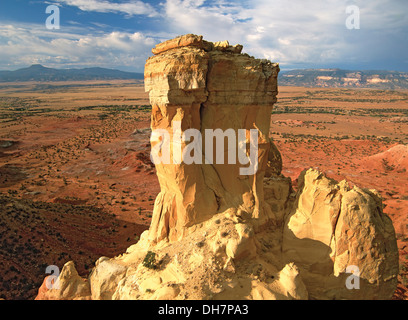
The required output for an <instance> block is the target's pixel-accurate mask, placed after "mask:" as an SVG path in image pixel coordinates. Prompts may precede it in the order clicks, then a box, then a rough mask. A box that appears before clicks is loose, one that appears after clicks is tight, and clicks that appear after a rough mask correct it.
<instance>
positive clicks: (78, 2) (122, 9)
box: [56, 0, 157, 17]
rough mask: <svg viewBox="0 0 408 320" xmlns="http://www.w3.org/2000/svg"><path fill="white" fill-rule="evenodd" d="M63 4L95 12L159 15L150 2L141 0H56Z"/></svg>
mask: <svg viewBox="0 0 408 320" xmlns="http://www.w3.org/2000/svg"><path fill="white" fill-rule="evenodd" d="M56 1H57V2H60V3H62V4H66V5H69V6H75V7H78V8H79V9H81V10H82V11H95V12H117V13H125V14H127V15H129V16H133V15H147V16H149V17H153V16H156V15H157V11H156V10H155V9H154V8H153V7H152V6H151V5H150V4H148V3H144V2H142V1H139V0H133V1H129V2H121V3H116V2H111V1H107V0H56Z"/></svg>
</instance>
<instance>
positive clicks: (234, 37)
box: [164, 0, 408, 68]
mask: <svg viewBox="0 0 408 320" xmlns="http://www.w3.org/2000/svg"><path fill="white" fill-rule="evenodd" d="M205 4H206V5H202V3H201V2H200V3H199V4H197V3H194V2H192V1H189V0H188V1H187V0H184V1H183V0H167V1H166V4H165V7H164V8H165V16H166V20H165V23H166V25H167V27H168V29H169V30H171V31H172V32H173V33H174V34H182V33H190V32H191V33H197V34H202V35H203V36H204V37H205V38H206V39H208V40H210V41H219V40H226V39H228V40H229V41H230V43H232V44H235V43H240V44H242V45H244V51H246V52H248V53H249V54H251V55H254V56H256V57H260V58H268V59H271V60H273V61H277V62H279V63H280V64H281V66H282V67H283V68H285V67H286V68H290V67H294V66H299V65H302V64H303V65H319V64H334V65H335V64H342V63H347V62H355V61H363V60H367V56H368V55H371V56H372V58H373V59H376V60H378V61H381V60H382V59H384V60H387V54H388V53H390V52H392V51H393V48H392V45H397V46H402V44H401V42H402V41H399V40H398V37H400V38H401V40H402V38H403V36H402V35H403V34H406V32H407V31H408V30H407V28H408V14H407V12H408V11H407V9H408V5H407V4H408V3H407V1H406V0H371V1H363V0H353V1H350V0H347V1H344V0H330V1H317V0H291V1H281V0H254V1H251V2H248V1H242V2H234V5H233V6H228V5H225V2H219V1H206V2H205ZM351 4H354V5H357V6H358V7H359V8H360V20H361V29H360V30H348V29H347V28H346V25H345V22H346V19H347V17H348V15H347V14H346V7H347V6H348V5H351ZM401 30H405V32H401ZM396 31H399V32H398V33H396ZM403 40H405V47H406V37H405V38H404V39H403ZM380 41H382V43H381V42H380ZM385 43H387V47H385V48H381V46H384V44H385Z"/></svg>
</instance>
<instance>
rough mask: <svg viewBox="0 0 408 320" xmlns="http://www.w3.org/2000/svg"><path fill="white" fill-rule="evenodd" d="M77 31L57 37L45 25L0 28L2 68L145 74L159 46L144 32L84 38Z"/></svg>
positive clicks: (3, 26)
mask: <svg viewBox="0 0 408 320" xmlns="http://www.w3.org/2000/svg"><path fill="white" fill-rule="evenodd" d="M70 31H71V32H70ZM75 31H76V30H75V29H74V28H73V29H72V30H67V31H66V32H65V33H59V34H58V37H55V33H52V32H47V31H44V27H43V26H42V25H23V26H19V27H15V26H12V25H3V24H0V34H1V35H2V36H1V37H0V61H1V62H3V63H2V64H0V68H1V69H10V66H13V68H18V67H26V66H27V65H31V64H35V63H41V64H44V65H46V66H48V67H57V68H61V67H63V68H70V67H88V66H100V67H108V68H113V67H114V68H119V69H129V70H137V71H142V70H143V66H144V63H145V60H146V58H147V57H148V54H149V52H150V49H151V48H152V47H153V46H154V45H155V43H156V42H157V41H156V40H154V39H152V38H150V37H147V36H145V35H144V34H143V33H141V32H134V33H129V32H111V33H106V34H101V35H81V34H78V33H75Z"/></svg>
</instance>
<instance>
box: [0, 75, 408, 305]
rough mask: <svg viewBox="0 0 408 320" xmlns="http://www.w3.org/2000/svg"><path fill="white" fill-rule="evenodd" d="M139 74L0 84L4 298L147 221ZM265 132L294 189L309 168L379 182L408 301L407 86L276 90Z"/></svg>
mask: <svg viewBox="0 0 408 320" xmlns="http://www.w3.org/2000/svg"><path fill="white" fill-rule="evenodd" d="M150 112H151V107H150V105H149V97H148V95H147V93H145V91H144V84H143V81H139V80H116V81H84V82H53V83H46V82H41V83H40V82H16V83H2V84H0V123H1V125H0V298H2V299H6V300H16V299H34V298H35V296H36V295H37V292H38V288H39V287H40V286H41V283H42V282H43V280H44V277H45V276H46V274H45V271H46V267H47V266H50V265H55V266H57V267H59V268H60V269H61V268H62V266H63V265H64V264H65V263H66V262H68V261H71V260H73V261H75V264H76V268H77V270H78V272H79V274H80V275H81V276H86V275H87V274H88V273H89V271H90V270H91V269H92V267H93V265H94V263H95V261H96V260H97V259H98V258H99V257H101V256H107V257H114V256H116V255H118V254H121V253H123V252H124V251H125V250H126V248H127V247H129V246H130V245H132V244H134V243H136V242H137V241H138V239H139V236H140V234H141V233H142V232H143V231H144V230H146V229H148V228H149V225H150V220H151V217H152V210H153V205H154V201H155V197H156V195H157V194H158V192H159V191H160V188H159V183H158V180H157V176H156V174H155V168H154V165H153V164H152V163H151V161H150V143H149V138H150ZM270 137H271V138H272V139H273V140H274V142H275V144H276V145H277V147H278V148H279V150H280V152H281V154H282V158H283V170H282V173H283V175H285V176H287V177H290V178H291V179H292V182H293V186H294V187H295V188H296V182H297V181H296V180H297V177H298V176H299V174H300V172H301V171H302V170H304V169H308V168H311V167H312V168H316V169H319V170H320V171H322V172H324V173H325V175H326V176H328V177H330V178H334V179H336V180H338V181H341V180H343V179H346V180H347V181H348V182H349V184H351V185H353V184H355V185H358V186H359V187H363V188H370V189H376V190H377V191H378V192H379V193H380V194H381V196H382V198H383V205H384V212H385V213H386V214H388V215H389V216H390V218H391V219H392V221H393V224H394V228H395V231H396V235H397V243H398V248H399V257H400V262H399V263H400V266H399V267H400V275H399V279H398V287H397V290H396V292H395V294H394V296H393V299H395V300H407V299H408V210H407V204H408V172H407V170H408V146H407V144H408V90H379V89H363V88H358V89H345V88H306V87H286V86H280V87H279V94H278V102H277V103H276V104H275V106H274V109H273V112H272V114H271V129H270Z"/></svg>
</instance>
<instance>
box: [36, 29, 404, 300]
mask: <svg viewBox="0 0 408 320" xmlns="http://www.w3.org/2000/svg"><path fill="white" fill-rule="evenodd" d="M241 50H242V46H240V45H236V46H230V45H229V43H228V42H226V41H224V42H217V43H211V42H207V41H205V40H203V39H202V37H201V36H196V35H185V36H182V37H178V38H175V39H172V40H169V41H166V42H164V43H161V44H159V45H157V46H156V47H155V48H154V49H153V53H154V56H153V57H151V58H149V59H148V60H147V62H146V68H145V86H146V90H147V91H149V95H150V101H151V104H152V120H151V127H152V130H153V132H155V131H156V130H158V131H160V130H161V131H160V132H164V133H165V132H167V133H168V134H169V137H170V139H169V149H171V151H173V150H176V151H177V150H184V148H186V147H187V146H189V145H190V144H191V140H189V139H184V138H183V134H186V132H189V131H188V130H189V129H196V131H194V132H200V133H201V135H202V136H203V137H205V133H206V130H216V129H220V130H222V132H226V131H227V130H230V129H232V131H233V132H234V133H235V134H236V133H237V132H238V130H240V129H241V130H242V129H245V130H246V131H245V132H246V134H245V136H244V140H243V141H241V146H242V145H243V146H244V148H243V150H245V152H246V153H248V154H250V153H251V145H252V144H251V142H254V141H251V134H249V132H250V130H255V132H256V133H257V135H256V136H257V141H256V142H257V153H256V154H257V157H256V159H255V160H254V161H252V162H251V161H250V163H249V164H246V165H242V164H241V163H239V162H236V163H235V164H231V163H229V164H228V163H227V160H226V159H228V155H229V154H230V153H229V151H230V150H231V148H232V146H231V145H228V144H227V143H225V144H224V147H223V149H222V153H223V154H224V160H225V162H224V163H217V162H214V161H213V162H212V163H211V161H208V160H209V159H207V154H206V153H205V152H204V150H206V143H208V141H204V143H203V145H202V149H201V150H198V151H197V149H195V150H194V151H195V152H198V153H197V154H195V155H194V158H195V159H196V160H200V159H201V161H196V162H195V163H191V164H187V163H185V162H183V161H179V160H180V159H178V153H177V152H175V153H173V152H170V160H171V161H170V162H169V163H167V162H166V163H157V164H156V171H157V175H158V178H159V182H160V187H161V192H160V193H159V195H158V196H157V198H156V202H155V207H154V213H153V217H152V223H151V226H150V229H149V230H148V231H146V232H145V233H143V234H142V236H141V239H140V240H139V242H138V243H137V244H135V245H133V246H131V247H130V248H128V250H127V251H126V252H125V253H124V254H122V255H120V256H117V257H115V258H112V259H109V258H106V257H102V258H100V259H99V260H98V261H97V262H96V264H95V268H94V269H93V270H92V272H91V274H90V276H89V277H88V279H81V278H80V277H79V276H78V274H77V273H76V271H75V268H74V266H73V263H72V262H69V263H67V264H66V265H65V266H64V268H63V270H62V272H61V275H60V277H59V278H60V279H59V282H58V284H59V289H58V288H51V289H47V288H46V286H45V284H44V286H43V287H42V288H41V289H40V291H39V295H38V297H37V298H38V299H94V300H98V299H388V298H390V297H391V296H392V293H393V291H394V290H395V286H396V277H397V274H398V252H397V246H396V240H395V233H394V228H393V226H392V223H391V220H390V219H389V218H388V217H387V216H386V215H385V214H384V213H383V212H382V204H381V199H380V198H379V197H378V195H377V194H376V193H375V192H374V191H370V190H362V189H359V188H357V187H354V188H353V189H351V188H349V187H348V186H347V183H346V182H344V181H343V182H340V183H337V182H335V181H332V180H330V179H327V178H326V177H324V176H323V175H322V174H321V173H319V172H317V171H315V170H308V171H306V172H304V173H303V174H302V176H301V177H300V179H299V186H298V191H297V192H294V190H293V188H292V185H291V180H290V179H289V178H286V177H284V176H283V175H282V174H281V168H282V158H281V156H280V153H279V151H278V150H277V148H276V147H275V145H274V144H273V142H272V141H270V139H269V125H270V114H271V111H272V106H273V104H274V103H275V101H276V95H277V74H278V72H279V66H278V65H277V64H274V63H271V62H269V61H266V60H259V59H255V58H253V57H250V56H248V55H247V54H242V53H241ZM156 132H157V131H156ZM164 137H166V136H165V135H164V136H163V137H162V139H161V140H160V139H158V140H157V139H153V135H152V150H153V149H154V148H156V147H157V145H159V146H161V149H160V150H159V149H158V150H159V151H160V152H159V153H158V154H160V155H163V154H164V153H165V152H164V149H163V146H164V145H165V144H164V140H163V139H164ZM180 137H182V138H180ZM156 138H157V137H156ZM173 138H176V139H173ZM193 141H194V140H193ZM235 142H237V141H235ZM213 147H214V146H213ZM206 160H207V161H206ZM209 162H210V163H209ZM251 165H253V166H254V167H256V169H257V170H255V171H254V172H253V173H251V172H250V171H246V170H245V169H248V168H250V167H251ZM242 169H244V170H243V171H242ZM243 173H244V174H243ZM350 266H355V267H358V269H359V279H360V280H361V281H360V288H359V289H356V288H351V289H350V288H349V287H347V280H348V279H349V276H350V271H349V270H350V269H349V267H350ZM45 283H46V282H45ZM61 288H64V289H63V290H61Z"/></svg>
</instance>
